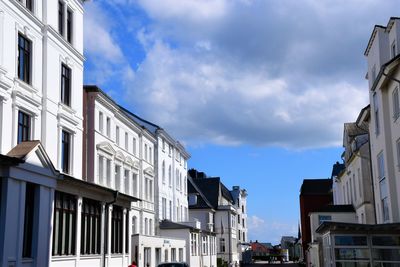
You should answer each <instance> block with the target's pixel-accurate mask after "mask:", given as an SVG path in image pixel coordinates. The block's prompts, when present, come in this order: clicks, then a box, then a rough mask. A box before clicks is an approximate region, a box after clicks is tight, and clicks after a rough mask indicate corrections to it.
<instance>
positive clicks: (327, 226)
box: [315, 221, 400, 234]
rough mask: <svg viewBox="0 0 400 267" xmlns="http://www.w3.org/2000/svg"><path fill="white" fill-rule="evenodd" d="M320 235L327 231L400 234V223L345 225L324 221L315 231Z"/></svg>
mask: <svg viewBox="0 0 400 267" xmlns="http://www.w3.org/2000/svg"><path fill="white" fill-rule="evenodd" d="M315 231H316V232H317V233H319V234H323V233H326V232H327V231H338V232H339V231H340V232H352V233H355V232H357V231H360V232H362V233H364V234H370V233H377V232H385V233H390V234H400V223H385V224H359V223H344V222H333V221H324V222H323V223H321V224H320V226H318V228H317V230H315Z"/></svg>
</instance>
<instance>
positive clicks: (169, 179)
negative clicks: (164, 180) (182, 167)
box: [168, 165, 172, 187]
mask: <svg viewBox="0 0 400 267" xmlns="http://www.w3.org/2000/svg"><path fill="white" fill-rule="evenodd" d="M168 184H169V186H170V187H171V186H172V168H171V165H169V167H168Z"/></svg>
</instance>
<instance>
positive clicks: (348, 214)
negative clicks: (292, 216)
mask: <svg viewBox="0 0 400 267" xmlns="http://www.w3.org/2000/svg"><path fill="white" fill-rule="evenodd" d="M309 217H310V230H311V242H310V243H309V244H308V248H307V259H308V262H310V263H312V264H313V266H315V267H319V266H323V265H322V262H323V259H324V255H323V251H322V250H321V248H320V247H321V244H322V238H321V236H320V234H319V233H318V232H317V231H316V230H317V228H318V227H319V226H320V225H321V224H322V223H323V222H330V221H333V222H343V223H356V222H357V219H356V212H355V210H354V207H353V205H327V206H324V207H321V208H319V209H317V210H315V211H312V212H310V213H309Z"/></svg>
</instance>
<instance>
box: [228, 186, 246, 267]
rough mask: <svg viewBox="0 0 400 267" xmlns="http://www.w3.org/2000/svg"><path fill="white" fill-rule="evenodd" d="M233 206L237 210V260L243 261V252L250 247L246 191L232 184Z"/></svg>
mask: <svg viewBox="0 0 400 267" xmlns="http://www.w3.org/2000/svg"><path fill="white" fill-rule="evenodd" d="M231 195H232V199H233V201H234V206H236V211H237V222H236V225H237V229H236V230H237V232H236V235H237V246H238V253H239V262H241V261H243V258H242V255H243V253H244V252H245V251H246V250H247V249H249V248H250V244H249V242H248V235H247V234H248V228H247V209H246V207H247V203H246V201H247V191H246V189H242V188H240V186H233V187H232V190H231Z"/></svg>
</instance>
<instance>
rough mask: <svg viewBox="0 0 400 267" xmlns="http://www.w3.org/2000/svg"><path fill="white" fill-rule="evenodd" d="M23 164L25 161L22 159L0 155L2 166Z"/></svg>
mask: <svg viewBox="0 0 400 267" xmlns="http://www.w3.org/2000/svg"><path fill="white" fill-rule="evenodd" d="M23 162H24V161H23V160H22V159H20V158H15V157H10V156H6V155H3V154H0V165H17V164H19V163H23Z"/></svg>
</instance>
